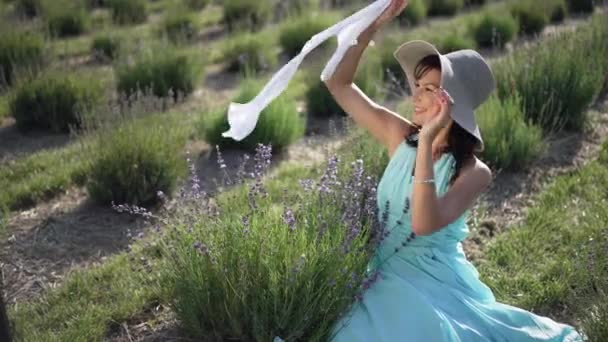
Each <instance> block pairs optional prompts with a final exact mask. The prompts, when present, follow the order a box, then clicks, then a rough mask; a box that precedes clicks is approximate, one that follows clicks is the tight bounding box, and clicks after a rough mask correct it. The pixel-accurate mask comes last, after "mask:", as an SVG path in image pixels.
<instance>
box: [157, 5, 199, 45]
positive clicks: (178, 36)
mask: <svg viewBox="0 0 608 342" xmlns="http://www.w3.org/2000/svg"><path fill="white" fill-rule="evenodd" d="M161 25H162V26H161V33H162V34H163V35H166V36H167V38H169V39H170V40H171V41H172V42H174V43H183V42H188V41H191V40H192V39H193V38H194V37H195V35H196V32H197V30H198V28H197V25H196V22H195V18H194V15H193V14H191V13H189V12H187V11H183V10H181V11H180V10H175V11H174V12H172V13H170V14H169V15H167V16H166V17H165V18H164V20H163V22H162V24H161Z"/></svg>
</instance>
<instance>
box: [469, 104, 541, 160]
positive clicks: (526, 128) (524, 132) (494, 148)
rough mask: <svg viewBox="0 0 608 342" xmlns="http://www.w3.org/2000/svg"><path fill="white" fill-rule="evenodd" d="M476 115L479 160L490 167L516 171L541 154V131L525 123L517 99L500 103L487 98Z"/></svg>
mask: <svg viewBox="0 0 608 342" xmlns="http://www.w3.org/2000/svg"><path fill="white" fill-rule="evenodd" d="M476 116H477V117H478V118H479V119H478V120H479V129H480V131H481V132H483V133H482V134H483V138H484V145H485V148H484V151H483V152H482V153H483V159H484V160H486V161H488V162H489V163H490V164H491V165H492V166H493V167H494V168H496V169H512V170H519V169H521V168H524V167H526V166H528V164H529V163H530V162H531V161H532V160H534V158H536V157H538V155H540V153H541V152H542V150H543V148H544V145H543V142H542V131H541V129H540V128H538V127H535V126H533V125H528V124H526V122H525V117H524V114H523V113H522V106H521V99H520V97H519V96H517V95H514V96H512V97H509V98H507V99H505V100H504V101H501V100H500V99H499V98H498V97H497V96H491V97H490V98H489V99H488V100H487V101H486V102H485V103H484V104H483V105H482V106H481V107H480V108H479V109H477V113H476Z"/></svg>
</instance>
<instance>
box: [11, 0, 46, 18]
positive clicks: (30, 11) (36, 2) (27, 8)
mask: <svg viewBox="0 0 608 342" xmlns="http://www.w3.org/2000/svg"><path fill="white" fill-rule="evenodd" d="M15 10H16V12H17V13H19V14H21V15H23V16H26V17H29V18H31V17H36V16H38V15H40V13H41V12H42V1H41V0H16V1H15Z"/></svg>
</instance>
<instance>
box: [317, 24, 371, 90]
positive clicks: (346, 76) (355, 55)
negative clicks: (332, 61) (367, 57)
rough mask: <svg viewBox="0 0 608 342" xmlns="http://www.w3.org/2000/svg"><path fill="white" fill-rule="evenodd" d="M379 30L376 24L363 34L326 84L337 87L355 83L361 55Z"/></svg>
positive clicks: (347, 52)
mask: <svg viewBox="0 0 608 342" xmlns="http://www.w3.org/2000/svg"><path fill="white" fill-rule="evenodd" d="M377 30H378V27H376V26H375V24H372V25H370V26H369V27H368V28H367V29H365V30H364V31H363V32H361V34H360V35H359V37H358V38H357V44H356V45H353V46H351V47H350V48H349V49H348V50H347V51H346V53H345V54H344V57H343V58H342V60H341V61H340V63H339V64H338V66H337V67H336V71H335V72H334V74H333V75H332V77H331V78H329V79H328V80H327V81H326V82H325V83H331V84H335V85H350V84H351V83H353V80H354V78H355V73H356V71H357V66H358V65H359V61H360V60H361V55H363V51H364V50H365V48H366V47H367V46H368V45H369V42H370V41H371V40H372V38H373V36H374V34H375V33H376V31H377Z"/></svg>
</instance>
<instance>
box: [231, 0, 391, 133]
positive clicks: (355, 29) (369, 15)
mask: <svg viewBox="0 0 608 342" xmlns="http://www.w3.org/2000/svg"><path fill="white" fill-rule="evenodd" d="M390 3H391V0H377V1H374V2H373V3H372V4H370V5H369V6H367V7H365V8H363V9H361V10H359V11H358V12H356V13H355V14H353V15H351V16H350V17H348V18H346V19H344V20H342V21H340V22H339V23H337V24H335V25H333V26H331V27H329V28H328V29H326V30H325V31H322V32H319V33H317V34H315V35H314V36H312V38H310V39H309V40H308V41H307V42H306V44H305V45H304V47H303V48H302V50H301V51H300V53H299V54H298V55H297V56H295V57H294V58H293V59H292V60H290V61H289V62H288V63H287V64H286V65H284V66H283V67H282V68H281V69H280V70H279V71H277V72H276V73H275V74H274V75H273V76H272V78H271V79H270V81H269V82H268V83H267V84H266V86H264V88H263V89H262V91H260V93H259V94H258V95H257V96H256V97H255V98H254V99H253V100H251V101H250V102H248V103H244V104H240V103H234V102H232V103H230V105H229V107H228V123H229V124H230V129H229V130H228V131H226V132H224V133H222V136H223V137H226V138H227V137H231V138H233V139H234V140H237V141H240V140H243V139H244V138H245V137H247V136H248V135H249V134H250V133H251V132H253V130H254V128H255V125H256V124H257V122H258V118H259V117H260V113H261V112H262V110H264V108H266V106H268V104H270V103H271V102H272V101H273V100H274V99H275V98H276V97H277V96H279V95H280V94H281V93H282V92H283V91H284V90H285V88H287V84H288V83H289V81H290V80H291V78H292V77H293V75H294V74H295V73H296V71H297V70H298V67H299V66H300V63H302V60H303V59H304V57H306V55H308V53H309V52H310V51H312V50H313V49H315V48H316V47H317V46H319V45H320V44H321V43H323V42H324V41H326V40H327V39H329V38H331V37H333V36H337V39H338V47H337V48H336V51H335V52H334V54H333V55H332V57H331V59H330V60H329V62H328V63H327V65H326V66H325V68H324V69H323V72H321V81H325V80H327V79H329V78H331V76H332V75H333V73H334V71H335V70H336V67H337V66H338V64H339V63H340V61H341V60H342V57H344V54H345V53H346V51H347V50H348V49H349V48H350V47H351V46H353V45H356V44H357V37H359V35H360V34H361V32H363V31H364V30H365V29H366V28H368V27H369V26H370V25H371V24H372V23H373V22H374V21H375V20H376V19H377V18H378V17H379V16H380V15H381V14H382V13H383V12H384V10H385V9H386V8H387V7H388V6H389V5H390Z"/></svg>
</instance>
